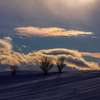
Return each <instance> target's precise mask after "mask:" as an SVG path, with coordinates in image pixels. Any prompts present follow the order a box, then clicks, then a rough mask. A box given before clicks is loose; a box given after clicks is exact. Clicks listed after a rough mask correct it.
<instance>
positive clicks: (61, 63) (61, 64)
mask: <svg viewBox="0 0 100 100" xmlns="http://www.w3.org/2000/svg"><path fill="white" fill-rule="evenodd" d="M64 61H65V58H64V57H62V56H61V57H59V58H58V59H57V62H56V63H57V67H58V71H59V73H61V72H62V69H63V68H64V67H65V64H64Z"/></svg>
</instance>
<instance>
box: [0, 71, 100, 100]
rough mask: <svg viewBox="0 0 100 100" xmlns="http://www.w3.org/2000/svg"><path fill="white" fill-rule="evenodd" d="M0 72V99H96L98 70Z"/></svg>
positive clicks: (98, 98)
mask: <svg viewBox="0 0 100 100" xmlns="http://www.w3.org/2000/svg"><path fill="white" fill-rule="evenodd" d="M10 73H11V72H0V100H100V71H68V72H67V71H66V72H63V73H61V74H59V73H57V72H49V73H48V75H44V74H43V73H41V71H40V72H39V71H38V72H37V71H33V72H31V71H22V72H19V73H18V74H17V75H16V76H12V75H10Z"/></svg>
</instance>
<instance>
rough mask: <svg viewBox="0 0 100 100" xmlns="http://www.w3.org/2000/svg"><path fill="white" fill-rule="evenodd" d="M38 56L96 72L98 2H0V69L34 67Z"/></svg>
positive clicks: (99, 21)
mask: <svg viewBox="0 0 100 100" xmlns="http://www.w3.org/2000/svg"><path fill="white" fill-rule="evenodd" d="M42 56H49V57H51V58H53V59H54V62H56V58H58V57H59V56H64V57H65V58H66V62H65V63H66V65H67V66H68V67H69V68H71V69H78V70H99V69H100V63H99V62H100V0H0V66H2V65H13V64H17V65H18V66H24V67H27V68H28V66H33V65H34V66H37V65H38V62H39V60H40V58H41V57H42ZM2 69H3V68H2V67H0V70H2ZM4 70H8V68H5V69H4Z"/></svg>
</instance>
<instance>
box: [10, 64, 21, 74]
mask: <svg viewBox="0 0 100 100" xmlns="http://www.w3.org/2000/svg"><path fill="white" fill-rule="evenodd" d="M10 69H11V70H12V75H16V73H17V72H18V71H19V67H18V66H16V65H13V66H11V67H10Z"/></svg>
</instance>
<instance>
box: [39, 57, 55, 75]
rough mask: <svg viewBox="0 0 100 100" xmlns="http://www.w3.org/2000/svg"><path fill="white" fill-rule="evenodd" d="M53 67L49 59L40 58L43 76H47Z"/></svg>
mask: <svg viewBox="0 0 100 100" xmlns="http://www.w3.org/2000/svg"><path fill="white" fill-rule="evenodd" d="M52 67H53V62H52V59H51V58H48V57H45V56H44V57H42V58H41V61H40V68H41V69H42V70H43V72H44V73H45V75H47V73H48V71H49V70H50V69H51V68H52Z"/></svg>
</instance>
